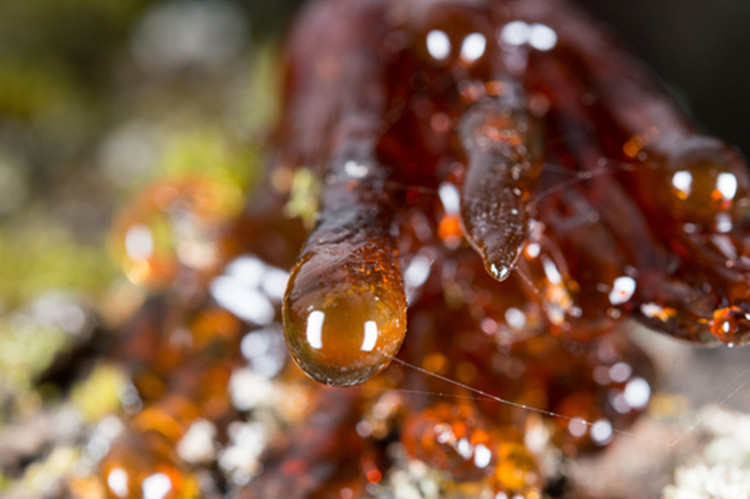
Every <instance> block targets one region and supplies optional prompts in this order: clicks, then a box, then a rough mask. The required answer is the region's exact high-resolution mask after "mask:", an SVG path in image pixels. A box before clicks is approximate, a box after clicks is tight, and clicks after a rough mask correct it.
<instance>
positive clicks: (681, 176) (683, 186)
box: [672, 170, 693, 199]
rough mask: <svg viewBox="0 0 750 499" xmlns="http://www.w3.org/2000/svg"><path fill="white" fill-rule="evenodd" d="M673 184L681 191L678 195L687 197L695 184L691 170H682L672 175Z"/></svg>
mask: <svg viewBox="0 0 750 499" xmlns="http://www.w3.org/2000/svg"><path fill="white" fill-rule="evenodd" d="M672 185H673V186H674V187H675V189H677V190H678V191H679V193H678V196H679V197H680V198H681V199H685V198H686V197H687V196H688V195H689V194H690V189H691V186H692V185H693V176H692V175H691V174H690V172H689V171H686V170H680V171H678V172H675V174H674V175H672Z"/></svg>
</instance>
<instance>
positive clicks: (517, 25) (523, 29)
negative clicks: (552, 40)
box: [500, 21, 531, 45]
mask: <svg viewBox="0 0 750 499" xmlns="http://www.w3.org/2000/svg"><path fill="white" fill-rule="evenodd" d="M530 36H531V27H530V26H529V25H528V24H526V23H525V22H523V21H513V22H510V23H508V24H506V25H505V26H504V27H503V29H502V31H501V32H500V41H501V42H504V43H506V44H508V45H523V44H524V43H526V42H528V41H529V37H530Z"/></svg>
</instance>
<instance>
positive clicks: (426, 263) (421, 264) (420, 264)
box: [404, 255, 432, 288]
mask: <svg viewBox="0 0 750 499" xmlns="http://www.w3.org/2000/svg"><path fill="white" fill-rule="evenodd" d="M431 266H432V260H431V259H430V258H428V257H426V256H424V255H417V256H415V257H414V258H412V260H411V262H409V266H408V267H406V271H405V272H404V284H405V285H406V287H407V288H417V287H419V286H421V285H422V284H424V282H425V281H426V280H427V278H428V277H429V276H430V267H431Z"/></svg>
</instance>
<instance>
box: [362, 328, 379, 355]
mask: <svg viewBox="0 0 750 499" xmlns="http://www.w3.org/2000/svg"><path fill="white" fill-rule="evenodd" d="M377 341H378V325H377V323H376V322H375V321H367V322H365V337H364V338H363V339H362V346H361V347H359V349H360V350H362V351H363V352H372V349H373V348H375V343H377Z"/></svg>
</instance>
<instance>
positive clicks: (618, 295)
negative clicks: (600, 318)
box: [609, 276, 635, 305]
mask: <svg viewBox="0 0 750 499" xmlns="http://www.w3.org/2000/svg"><path fill="white" fill-rule="evenodd" d="M634 292H635V280H634V279H633V278H632V277H628V276H622V277H618V278H617V279H615V282H614V283H613V285H612V291H610V293H609V302H610V303H611V304H612V305H621V304H623V303H625V302H627V301H628V300H630V298H631V297H632V296H633V293H634Z"/></svg>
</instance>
